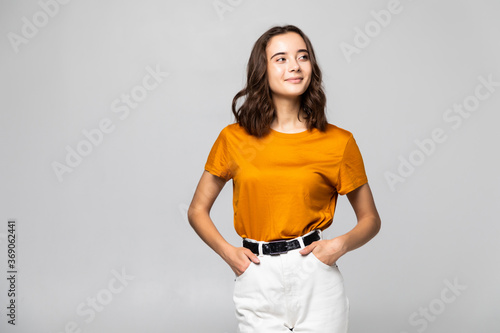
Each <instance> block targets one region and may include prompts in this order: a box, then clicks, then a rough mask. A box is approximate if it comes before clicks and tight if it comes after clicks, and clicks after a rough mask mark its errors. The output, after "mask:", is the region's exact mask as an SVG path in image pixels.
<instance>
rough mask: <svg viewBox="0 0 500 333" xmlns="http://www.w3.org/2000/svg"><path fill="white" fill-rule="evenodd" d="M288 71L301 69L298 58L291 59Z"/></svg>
mask: <svg viewBox="0 0 500 333" xmlns="http://www.w3.org/2000/svg"><path fill="white" fill-rule="evenodd" d="M288 71H290V72H293V71H300V66H299V63H298V62H297V60H295V59H294V60H290V64H289V66H288Z"/></svg>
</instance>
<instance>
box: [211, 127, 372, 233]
mask: <svg viewBox="0 0 500 333" xmlns="http://www.w3.org/2000/svg"><path fill="white" fill-rule="evenodd" d="M205 170H207V171H208V172H210V173H211V174H213V175H215V176H218V177H221V178H223V179H224V180H226V181H228V180H229V179H233V210H234V227H235V229H236V232H237V233H238V234H239V235H240V236H241V237H243V238H251V239H255V240H258V241H273V240H278V239H291V238H295V237H298V236H301V235H304V234H306V233H308V232H309V231H312V230H314V229H317V228H319V229H321V230H324V229H326V228H328V227H329V226H330V225H331V224H332V221H333V215H334V213H335V206H336V203H337V197H338V194H340V195H344V194H346V193H349V192H351V191H352V190H354V189H356V188H358V187H359V186H361V185H363V184H365V183H367V182H368V179H367V177H366V173H365V168H364V164H363V159H362V156H361V153H360V151H359V148H358V146H357V144H356V141H355V140H354V137H353V135H352V133H351V132H349V131H347V130H344V129H342V128H340V127H337V126H335V125H332V124H328V125H327V131H326V132H321V131H320V130H318V129H316V128H314V129H313V130H312V131H308V130H306V131H303V132H300V133H282V132H278V131H275V130H271V133H270V134H269V135H267V136H265V137H263V138H260V139H259V138H257V137H255V136H252V135H249V134H248V133H247V132H246V131H245V129H244V128H243V127H242V126H240V125H239V124H238V123H234V124H230V125H227V126H226V127H225V128H223V129H222V131H221V132H220V134H219V136H218V137H217V140H216V141H215V143H214V145H213V146H212V149H211V150H210V154H209V156H208V159H207V162H206V164H205Z"/></svg>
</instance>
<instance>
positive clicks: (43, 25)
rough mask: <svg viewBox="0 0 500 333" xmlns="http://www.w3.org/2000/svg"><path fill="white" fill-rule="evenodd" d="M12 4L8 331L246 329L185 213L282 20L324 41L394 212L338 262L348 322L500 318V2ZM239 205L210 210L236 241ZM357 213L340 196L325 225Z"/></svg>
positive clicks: (438, 324)
mask: <svg viewBox="0 0 500 333" xmlns="http://www.w3.org/2000/svg"><path fill="white" fill-rule="evenodd" d="M0 7H1V8H0V31H1V35H2V36H3V37H2V39H1V40H0V44H1V46H0V67H1V76H0V84H1V87H0V88H1V89H0V96H1V114H0V137H1V143H0V145H1V146H0V154H1V155H0V177H1V183H0V305H1V306H0V331H1V332H27V333H28V332H29V333H31V332H39V333H60V332H89V333H90V332H122V333H129V332H130V333H132V332H134V333H136V332H176V333H177V332H180V333H184V332H188V333H191V332H207V333H225V332H228V333H229V332H234V331H235V329H236V320H235V317H234V308H233V303H232V288H233V283H234V274H233V272H232V271H231V270H230V268H229V267H228V266H227V265H226V264H225V262H224V261H223V260H222V259H221V258H220V257H218V256H217V254H215V253H214V252H213V251H212V250H211V249H210V248H209V247H208V246H207V245H205V244H204V243H203V242H202V241H201V239H200V238H199V237H198V236H197V235H196V234H195V232H194V231H193V229H192V228H191V227H190V225H189V223H188V221H187V217H186V211H187V207H188V205H189V203H190V202H191V199H192V196H193V193H194V190H195V186H196V185H197V183H198V181H199V179H200V177H201V175H202V173H203V170H204V164H205V162H206V158H207V156H208V153H209V151H210V148H211V146H212V144H213V143H214V141H215V139H216V138H217V135H218V134H219V132H220V131H221V129H222V128H223V127H224V126H226V125H228V124H230V123H233V122H234V117H233V115H232V113H231V101H232V98H233V97H234V95H235V94H236V93H237V92H238V91H239V90H240V89H241V88H242V87H243V85H244V82H245V77H246V64H247V61H248V57H249V55H250V50H251V48H252V46H253V43H254V42H255V41H256V40H257V38H258V37H259V36H260V35H261V34H262V33H263V32H264V31H266V30H267V29H268V28H270V27H271V26H274V25H283V24H294V25H297V26H298V27H299V28H301V29H302V30H303V31H304V32H305V33H306V34H307V35H308V36H309V37H310V39H311V41H312V44H313V46H314V48H315V51H316V56H317V58H318V61H319V65H320V67H321V69H322V71H323V74H324V85H325V91H326V94H327V102H328V105H327V117H328V121H329V122H330V123H333V124H335V125H337V126H339V127H342V128H345V129H347V130H349V131H351V132H352V133H353V134H354V137H355V138H356V141H357V143H358V145H359V147H360V150H361V153H362V155H363V158H364V162H365V167H366V170H367V175H368V180H369V184H370V186H371V188H372V191H373V193H374V197H375V200H376V204H377V207H378V209H379V212H380V215H381V218H382V229H381V231H380V233H379V234H378V235H377V236H376V237H375V238H374V239H373V240H372V241H370V242H369V243H368V244H366V245H365V246H363V247H361V248H359V249H357V250H355V251H353V252H350V253H348V254H346V255H345V256H343V257H342V258H341V259H340V260H339V262H338V264H339V268H340V269H341V272H342V274H343V275H344V279H345V286H346V291H347V295H348V297H349V299H350V302H351V312H350V332H351V333H417V332H418V333H421V332H429V333H431V332H436V333H438V332H439V333H443V332H455V333H472V332H474V333H476V332H481V333H482V332H485V333H490V332H499V331H500V319H499V318H500V317H499V316H498V314H499V310H500V309H499V305H498V304H499V302H500V288H499V286H498V281H500V266H499V265H498V254H499V253H500V242H499V241H498V239H499V236H500V223H499V220H498V213H496V209H497V208H498V205H499V201H500V197H499V194H498V193H499V190H498V187H499V185H500V176H499V173H498V170H499V164H498V161H499V158H498V147H497V146H498V144H499V139H500V137H499V132H498V123H499V121H500V117H499V115H498V111H499V106H500V62H499V60H498V59H500V44H499V43H498V40H499V37H500V36H499V31H500V21H499V20H498V18H499V14H500V4H499V3H498V2H497V1H492V0H490V1H488V0H476V1H472V0H468V1H465V0H462V1H451V0H446V1H423V0H420V1H415V0H414V1H411V0H401V1H395V0H388V1H379V0H377V1H373V0H371V1H367V0H364V1H353V2H348V1H326V0H324V1H308V2H305V1H286V2H285V1H262V0H259V1H255V0H253V1H249V0H246V1H245V0H216V1H212V0H207V1H201V0H197V1H160V0H149V1H132V0H126V1H124V0H122V1H76V0H74V1H67V0H65V1H63V0H59V1H56V0H41V1H6V0H3V1H1V6H0ZM232 214H233V210H232V181H229V182H228V183H227V184H226V186H225V187H224V189H223V191H222V192H221V194H220V196H219V198H218V199H217V201H216V203H215V205H214V207H213V210H212V212H211V217H212V219H213V220H214V222H215V223H216V225H217V227H218V229H219V230H220V232H221V233H222V234H223V236H224V237H226V238H227V239H228V241H230V242H231V243H232V244H233V245H238V246H240V245H239V244H240V238H239V237H238V235H237V234H236V233H235V231H234V228H233V215H232ZM9 221H15V234H16V238H15V242H13V241H12V240H13V238H12V235H13V232H11V231H10V230H11V229H12V228H10V227H9ZM355 224H356V219H355V216H354V212H353V210H352V208H351V206H350V204H349V202H348V200H347V198H346V197H345V196H342V197H339V205H338V207H337V210H336V214H335V218H334V223H333V225H332V226H331V227H330V228H329V229H327V231H326V232H325V233H326V237H327V238H333V237H335V236H337V235H340V234H343V233H345V232H347V231H348V230H350V229H352V228H353V227H354V225H355ZM11 225H12V223H11ZM10 244H13V245H10ZM9 246H10V248H11V249H13V250H14V251H11V252H10V253H9V252H8V249H9ZM9 254H11V255H12V254H14V256H13V258H12V257H11V258H10V259H9V258H8V255H9ZM8 259H9V260H14V261H15V263H14V266H13V267H14V268H13V269H12V268H11V267H9V266H8V264H9V263H8V261H7V260H8ZM11 270H14V271H15V273H8V271H11ZM11 275H13V276H14V277H13V278H11ZM9 278H11V279H10V280H9ZM11 282H12V283H11ZM12 293H15V295H13V294H12ZM11 304H13V305H12V306H11ZM9 321H11V323H9ZM12 323H15V325H12ZM320 333H322V332H320Z"/></svg>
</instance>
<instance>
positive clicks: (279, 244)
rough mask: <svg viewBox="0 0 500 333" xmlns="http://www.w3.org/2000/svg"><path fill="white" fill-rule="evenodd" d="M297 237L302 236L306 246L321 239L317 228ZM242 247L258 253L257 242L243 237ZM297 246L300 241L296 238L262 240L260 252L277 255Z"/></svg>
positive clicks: (298, 246)
mask: <svg viewBox="0 0 500 333" xmlns="http://www.w3.org/2000/svg"><path fill="white" fill-rule="evenodd" d="M298 238H302V240H303V242H304V246H307V245H309V244H311V243H312V242H315V241H317V240H320V239H321V237H320V235H319V232H318V231H317V230H315V231H314V232H312V233H311V234H309V235H307V236H301V237H298ZM243 247H246V248H247V249H249V250H250V251H252V252H253V253H255V254H257V255H258V254H259V243H255V242H251V241H248V240H246V239H243ZM298 248H300V243H299V241H298V239H297V238H294V239H289V240H279V241H272V242H262V254H269V255H277V254H281V253H287V252H288V251H290V250H295V249H298Z"/></svg>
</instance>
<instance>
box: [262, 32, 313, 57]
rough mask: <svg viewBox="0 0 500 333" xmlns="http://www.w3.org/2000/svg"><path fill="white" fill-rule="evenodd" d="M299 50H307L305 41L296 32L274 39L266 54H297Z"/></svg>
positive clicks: (267, 47)
mask: <svg viewBox="0 0 500 333" xmlns="http://www.w3.org/2000/svg"><path fill="white" fill-rule="evenodd" d="M299 49H307V47H306V42H304V39H302V37H301V36H300V35H299V34H298V33H296V32H287V33H285V34H281V35H277V36H274V37H272V38H271V39H270V40H269V42H268V43H267V46H266V53H267V54H268V55H269V54H274V53H276V52H296V51H297V50H299Z"/></svg>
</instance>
